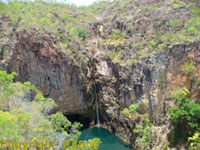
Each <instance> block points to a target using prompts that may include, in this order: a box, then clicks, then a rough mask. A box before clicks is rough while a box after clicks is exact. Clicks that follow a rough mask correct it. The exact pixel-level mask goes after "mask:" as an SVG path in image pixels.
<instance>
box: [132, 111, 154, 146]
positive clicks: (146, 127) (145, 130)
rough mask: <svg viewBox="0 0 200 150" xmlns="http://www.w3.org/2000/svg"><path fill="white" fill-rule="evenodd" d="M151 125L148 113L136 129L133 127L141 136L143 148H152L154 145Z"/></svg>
mask: <svg viewBox="0 0 200 150" xmlns="http://www.w3.org/2000/svg"><path fill="white" fill-rule="evenodd" d="M151 126H152V124H151V122H150V119H149V116H148V114H144V115H143V116H142V122H140V123H139V124H136V127H135V129H133V132H134V133H135V134H136V135H137V136H139V137H140V140H141V142H142V143H143V144H144V147H143V148H142V149H143V150H145V149H150V148H151V146H152V137H151V130H152V128H151Z"/></svg>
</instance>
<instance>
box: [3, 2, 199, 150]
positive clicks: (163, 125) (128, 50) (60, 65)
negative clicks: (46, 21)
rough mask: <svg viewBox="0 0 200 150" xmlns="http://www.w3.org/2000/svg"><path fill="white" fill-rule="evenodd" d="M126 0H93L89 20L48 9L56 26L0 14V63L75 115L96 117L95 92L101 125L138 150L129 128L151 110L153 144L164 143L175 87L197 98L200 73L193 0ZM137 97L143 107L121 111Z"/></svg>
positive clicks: (169, 129)
mask: <svg viewBox="0 0 200 150" xmlns="http://www.w3.org/2000/svg"><path fill="white" fill-rule="evenodd" d="M123 2H124V3H123ZM123 2H121V1H119V2H118V1H117V2H105V7H104V5H103V4H104V3H99V4H96V6H91V9H92V8H93V9H94V10H95V11H97V13H96V14H94V15H92V16H90V15H89V13H88V12H85V13H86V14H87V13H88V16H89V17H91V18H90V19H91V20H89V19H88V18H89V17H88V18H87V19H88V20H86V19H85V20H84V17H85V16H87V15H85V16H84V15H83V16H84V17H83V16H81V15H80V14H81V13H80V14H79V13H75V14H74V18H79V17H80V16H81V17H83V18H82V20H81V19H80V18H79V19H80V20H79V21H77V20H78V19H77V20H75V21H74V20H72V21H71V22H68V20H67V21H65V19H64V18H65V17H63V16H61V15H60V16H59V14H57V13H52V12H50V13H52V14H53V15H52V18H51V19H52V20H56V19H57V20H58V22H61V23H60V24H59V25H57V24H53V23H55V21H52V24H53V25H54V26H53V25H52V26H53V27H54V28H56V29H55V31H51V30H50V31H47V29H48V28H47V27H46V26H45V27H46V28H47V29H46V30H43V28H42V29H38V28H32V27H29V26H27V27H26V26H25V25H24V26H23V27H20V23H21V24H23V22H20V19H19V22H18V24H17V25H16V24H15V26H14V25H13V24H12V23H11V22H12V17H9V16H3V17H1V18H0V49H1V52H0V61H1V67H2V68H3V69H5V70H7V71H8V72H12V71H15V72H17V74H18V76H17V77H16V80H17V81H20V82H24V81H31V82H32V83H33V84H34V85H35V86H36V87H37V88H38V89H40V90H41V91H42V92H43V94H44V96H46V97H51V98H53V99H55V101H56V103H57V105H58V108H57V109H58V110H59V111H62V112H63V113H64V114H65V115H74V116H75V117H74V118H76V116H79V117H81V116H82V118H84V117H86V118H87V117H88V118H89V122H90V121H92V120H94V118H95V105H94V104H95V102H94V96H97V99H98V104H99V111H100V120H101V126H102V127H103V128H106V129H108V130H109V131H111V132H112V133H114V134H115V135H117V136H118V137H120V138H121V139H122V140H123V141H125V142H127V143H129V144H131V145H132V146H133V147H135V148H136V149H139V150H140V149H142V148H141V142H140V141H139V140H138V136H137V135H136V133H134V132H133V130H134V129H135V128H136V126H137V124H138V123H140V122H141V120H142V117H143V115H145V114H148V115H149V118H150V121H151V123H152V124H153V125H152V126H153V127H152V131H151V133H150V134H151V136H152V145H151V148H150V149H156V148H158V149H164V147H165V146H166V143H167V144H168V141H170V140H171V139H172V129H173V128H172V126H171V124H170V116H169V108H171V107H173V106H175V105H176V102H175V101H174V100H173V98H172V92H174V91H176V90H179V89H181V88H183V87H186V88H187V89H189V90H190V92H191V95H192V98H193V99H194V101H195V102H199V98H200V92H199V85H197V84H196V83H195V81H196V80H199V79H200V69H199V68H200V40H199V37H200V33H199V31H200V30H199V26H198V25H199V22H198V21H199V20H198V21H197V22H195V21H194V18H195V19H196V18H198V17H197V16H198V15H199V14H198V12H197V13H196V14H195V13H194V10H193V8H195V9H196V6H197V5H196V2H194V3H191V1H189V0H184V1H182V2H175V1H173V2H172V1H170V2H169V1H155V0H151V1H146V0H142V1H138V0H133V1H129V0H126V1H123ZM73 9H74V8H73ZM48 11H49V10H48ZM80 11H81V12H84V10H82V9H80ZM95 11H94V12H95ZM111 12H112V13H111ZM70 15H71V11H70ZM62 17H63V18H62ZM67 17H69V16H67ZM70 17H71V16H70ZM36 19H37V18H36ZM77 22H78V25H77V26H76V27H73V25H71V24H73V23H74V24H76V23H77ZM70 23H71V24H70ZM24 24H25V23H24ZM69 24H70V26H68V25H69ZM66 26H67V27H66ZM74 26H75V25H74ZM83 29H84V30H83ZM41 30H42V32H41ZM1 33H3V34H2V35H1ZM185 63H191V64H192V65H193V66H194V68H195V73H194V74H187V73H185V72H184V69H183V65H184V64H185ZM94 85H95V87H96V88H97V89H96V90H94V89H93V88H94ZM94 92H95V93H94ZM138 103H139V104H140V106H141V110H140V113H136V114H134V115H132V116H127V115H125V113H124V112H123V110H124V109H125V108H128V107H129V106H130V105H131V104H138ZM83 116H84V117H83ZM71 117H72V118H73V116H71ZM74 118H73V119H74ZM88 118H87V119H88ZM87 119H86V120H87ZM180 148H183V149H187V147H184V146H180V147H178V148H177V149H180Z"/></svg>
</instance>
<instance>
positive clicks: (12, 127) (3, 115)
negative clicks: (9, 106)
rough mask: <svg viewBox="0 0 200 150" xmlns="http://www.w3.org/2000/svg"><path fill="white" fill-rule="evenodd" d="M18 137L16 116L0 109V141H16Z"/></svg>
mask: <svg viewBox="0 0 200 150" xmlns="http://www.w3.org/2000/svg"><path fill="white" fill-rule="evenodd" d="M19 137H20V136H19V127H18V125H17V121H16V116H14V115H12V114H10V113H9V112H3V111H0V141H2V140H5V139H6V140H14V141H16V140H18V139H19Z"/></svg>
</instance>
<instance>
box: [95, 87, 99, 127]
mask: <svg viewBox="0 0 200 150" xmlns="http://www.w3.org/2000/svg"><path fill="white" fill-rule="evenodd" d="M96 88H97V87H96V84H94V90H95V104H96V116H97V124H96V126H97V127H98V128H99V127H100V119H99V105H98V100H97V89H96Z"/></svg>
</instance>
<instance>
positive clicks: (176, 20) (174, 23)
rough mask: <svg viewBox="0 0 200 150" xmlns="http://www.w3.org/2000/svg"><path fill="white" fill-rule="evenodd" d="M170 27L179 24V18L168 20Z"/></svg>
mask: <svg viewBox="0 0 200 150" xmlns="http://www.w3.org/2000/svg"><path fill="white" fill-rule="evenodd" d="M170 25H171V27H173V28H176V27H177V26H179V25H180V20H179V19H175V20H173V21H172V22H170Z"/></svg>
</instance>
